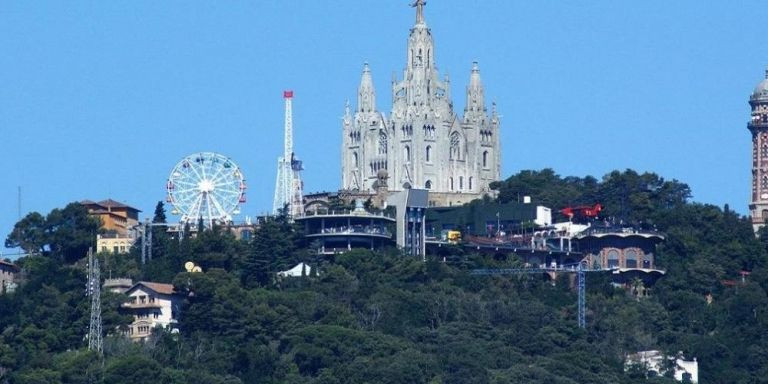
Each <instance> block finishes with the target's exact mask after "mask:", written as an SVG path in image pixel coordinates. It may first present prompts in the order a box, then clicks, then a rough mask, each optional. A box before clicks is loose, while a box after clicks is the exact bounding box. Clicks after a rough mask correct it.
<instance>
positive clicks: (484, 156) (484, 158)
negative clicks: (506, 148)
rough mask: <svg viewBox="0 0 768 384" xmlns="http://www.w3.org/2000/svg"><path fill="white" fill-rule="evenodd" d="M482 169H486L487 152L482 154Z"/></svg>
mask: <svg viewBox="0 0 768 384" xmlns="http://www.w3.org/2000/svg"><path fill="white" fill-rule="evenodd" d="M483 168H488V151H484V152H483Z"/></svg>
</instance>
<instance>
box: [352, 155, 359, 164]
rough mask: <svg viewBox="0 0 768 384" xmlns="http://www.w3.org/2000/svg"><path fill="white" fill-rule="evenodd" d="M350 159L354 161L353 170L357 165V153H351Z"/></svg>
mask: <svg viewBox="0 0 768 384" xmlns="http://www.w3.org/2000/svg"><path fill="white" fill-rule="evenodd" d="M352 158H353V159H354V160H353V164H355V168H357V165H358V159H357V152H352Z"/></svg>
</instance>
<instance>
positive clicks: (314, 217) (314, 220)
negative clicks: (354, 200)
mask: <svg viewBox="0 0 768 384" xmlns="http://www.w3.org/2000/svg"><path fill="white" fill-rule="evenodd" d="M295 221H296V223H298V224H299V225H303V226H304V236H305V237H306V238H307V239H308V240H309V241H310V242H316V244H315V245H316V246H317V250H318V252H319V253H322V254H326V255H330V254H336V253H343V252H346V251H349V250H351V249H353V248H364V249H370V250H375V249H380V248H382V247H387V246H393V245H394V244H395V242H394V236H393V233H394V227H395V218H394V217H392V216H389V215H386V214H384V213H374V212H368V211H366V210H365V209H363V208H362V206H358V207H357V208H355V209H353V210H339V211H327V212H321V213H308V214H305V215H302V216H299V217H296V218H295Z"/></svg>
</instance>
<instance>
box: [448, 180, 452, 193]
mask: <svg viewBox="0 0 768 384" xmlns="http://www.w3.org/2000/svg"><path fill="white" fill-rule="evenodd" d="M448 184H449V187H450V189H451V191H453V177H449V178H448Z"/></svg>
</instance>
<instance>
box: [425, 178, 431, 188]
mask: <svg viewBox="0 0 768 384" xmlns="http://www.w3.org/2000/svg"><path fill="white" fill-rule="evenodd" d="M424 188H426V189H432V180H427V182H426V183H424Z"/></svg>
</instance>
